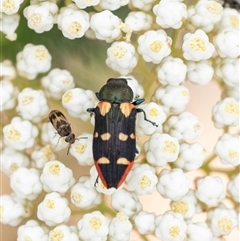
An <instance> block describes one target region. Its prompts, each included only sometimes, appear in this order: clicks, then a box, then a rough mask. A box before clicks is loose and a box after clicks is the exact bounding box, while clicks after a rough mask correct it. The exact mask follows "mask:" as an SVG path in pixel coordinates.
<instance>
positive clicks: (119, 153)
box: [87, 79, 155, 188]
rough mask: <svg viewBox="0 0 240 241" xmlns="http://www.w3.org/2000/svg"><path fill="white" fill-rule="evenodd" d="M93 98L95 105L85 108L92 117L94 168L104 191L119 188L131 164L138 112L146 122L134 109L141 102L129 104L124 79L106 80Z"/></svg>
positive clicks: (130, 90)
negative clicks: (92, 114)
mask: <svg viewBox="0 0 240 241" xmlns="http://www.w3.org/2000/svg"><path fill="white" fill-rule="evenodd" d="M96 96H97V98H98V99H99V101H100V102H99V103H98V105H97V106H96V107H95V108H89V109H87V111H88V112H93V113H94V116H95V128H94V133H93V157H94V160H95V166H96V168H97V171H98V174H99V177H100V179H101V181H102V183H103V184H104V186H105V187H106V188H111V187H114V188H118V187H119V186H120V185H121V184H122V183H123V182H124V180H125V178H126V176H127V174H128V173H129V171H130V170H131V168H132V165H133V162H134V158H135V154H136V137H135V123H136V115H137V113H138V112H143V113H144V117H145V120H147V119H146V115H145V112H144V111H143V110H142V109H139V108H136V107H135V106H136V105H139V104H141V103H142V102H143V101H144V99H138V100H136V101H135V102H131V101H132V99H133V91H132V89H131V88H130V87H129V86H128V84H127V81H126V79H109V80H108V81H107V84H106V85H104V86H103V87H102V88H101V89H100V91H99V93H96ZM147 121H149V120H147ZM149 122H151V121H149ZM151 123H152V122H151ZM152 124H153V125H155V123H152Z"/></svg>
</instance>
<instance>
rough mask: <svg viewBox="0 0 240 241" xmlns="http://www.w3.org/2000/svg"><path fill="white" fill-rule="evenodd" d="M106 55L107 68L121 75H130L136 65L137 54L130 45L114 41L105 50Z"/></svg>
mask: <svg viewBox="0 0 240 241" xmlns="http://www.w3.org/2000/svg"><path fill="white" fill-rule="evenodd" d="M107 55H108V57H107V59H106V64H107V66H108V67H109V68H111V69H113V70H114V71H117V72H118V73H120V74H121V75H127V74H129V73H131V72H132V71H133V69H134V68H135V66H136V65H137V54H136V51H135V48H134V46H133V45H132V44H130V43H127V42H123V41H121V42H119V41H115V42H114V43H112V45H111V46H110V47H109V48H108V49H107Z"/></svg>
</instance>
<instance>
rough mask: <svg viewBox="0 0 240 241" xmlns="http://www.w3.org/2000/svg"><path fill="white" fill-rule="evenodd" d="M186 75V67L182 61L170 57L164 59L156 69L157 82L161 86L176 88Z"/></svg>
mask: <svg viewBox="0 0 240 241" xmlns="http://www.w3.org/2000/svg"><path fill="white" fill-rule="evenodd" d="M173 69H174V71H173ZM186 73H187V66H186V65H185V64H184V63H183V60H182V59H180V58H174V57H172V56H168V57H166V58H164V59H163V61H162V62H161V64H160V65H159V66H158V68H157V76H158V81H159V83H160V84H162V85H173V86H177V85H179V84H181V83H182V82H183V81H184V80H185V78H186Z"/></svg>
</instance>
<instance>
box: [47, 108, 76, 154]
mask: <svg viewBox="0 0 240 241" xmlns="http://www.w3.org/2000/svg"><path fill="white" fill-rule="evenodd" d="M48 118H49V120H50V121H51V123H52V125H53V127H54V128H55V129H56V131H57V133H58V134H59V135H60V136H61V137H64V136H65V137H66V138H65V141H66V142H67V143H69V146H68V150H67V155H68V153H69V149H70V146H71V144H73V143H74V142H75V140H77V138H76V137H75V134H74V133H72V128H71V125H70V123H69V122H68V120H67V118H66V117H65V116H64V114H63V113H62V112H61V111H59V110H52V111H51V112H50V113H49V115H48Z"/></svg>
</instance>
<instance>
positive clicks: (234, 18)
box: [229, 15, 239, 27]
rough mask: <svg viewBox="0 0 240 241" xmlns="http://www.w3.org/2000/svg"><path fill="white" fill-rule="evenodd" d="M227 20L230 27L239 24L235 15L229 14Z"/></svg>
mask: <svg viewBox="0 0 240 241" xmlns="http://www.w3.org/2000/svg"><path fill="white" fill-rule="evenodd" d="M229 21H230V23H231V25H232V27H237V26H239V19H238V18H237V16H236V15H230V16H229Z"/></svg>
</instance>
